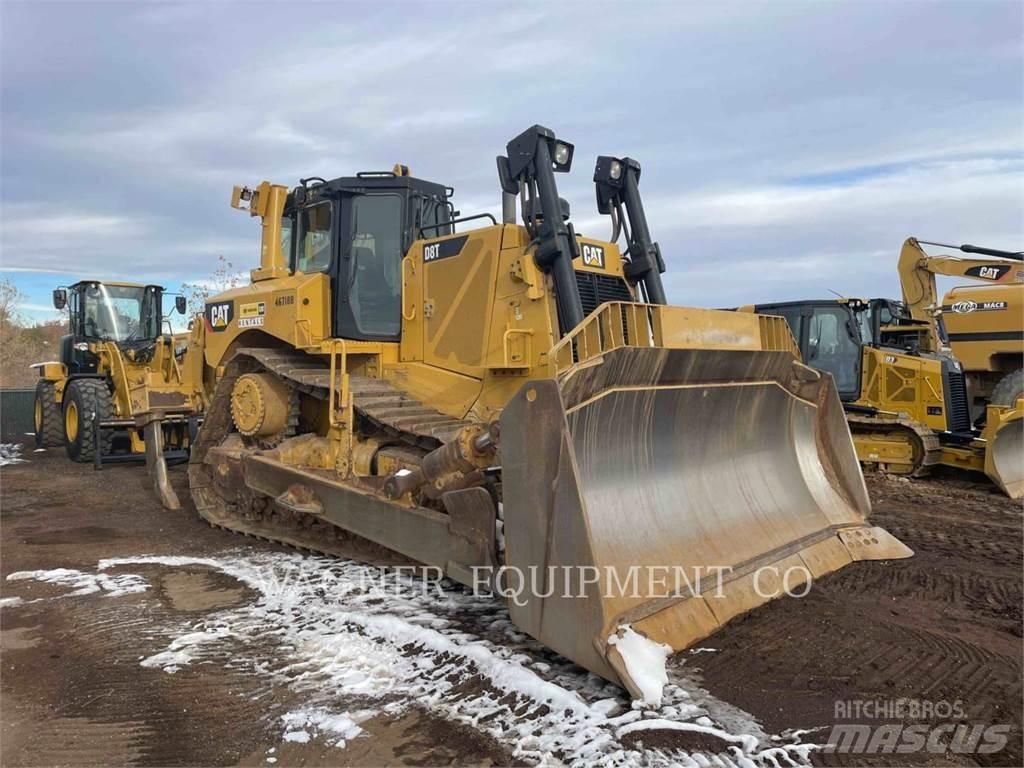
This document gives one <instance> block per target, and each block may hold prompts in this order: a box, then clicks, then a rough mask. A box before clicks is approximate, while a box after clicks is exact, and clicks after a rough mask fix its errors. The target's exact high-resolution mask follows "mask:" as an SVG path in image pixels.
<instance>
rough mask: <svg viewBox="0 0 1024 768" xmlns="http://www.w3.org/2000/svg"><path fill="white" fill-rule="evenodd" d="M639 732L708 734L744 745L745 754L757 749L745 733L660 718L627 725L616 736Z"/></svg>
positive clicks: (755, 743)
mask: <svg viewBox="0 0 1024 768" xmlns="http://www.w3.org/2000/svg"><path fill="white" fill-rule="evenodd" d="M637 731H691V732H694V733H706V734H708V735H709V736H714V737H716V738H719V739H721V740H722V741H729V742H734V743H738V744H742V745H743V751H744V752H753V751H754V750H756V749H757V739H755V738H754V737H753V736H749V735H747V734H745V733H742V734H732V733H728V732H727V731H723V730H720V729H718V728H712V727H710V726H707V725H698V724H697V723H681V722H678V721H676V720H661V719H658V718H651V719H648V720H639V721H637V722H635V723H626V725H624V726H622V727H621V728H619V730H618V731H617V732H616V735H617V736H620V737H621V736H625V735H626V734H627V733H636V732H637Z"/></svg>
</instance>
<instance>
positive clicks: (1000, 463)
mask: <svg viewBox="0 0 1024 768" xmlns="http://www.w3.org/2000/svg"><path fill="white" fill-rule="evenodd" d="M982 437H984V438H985V440H986V450H985V474H986V475H988V476H989V479H990V480H992V482H994V483H995V484H996V485H998V486H999V487H1000V488H1002V489H1003V491H1004V492H1005V493H1006V495H1007V496H1009V497H1010V498H1011V499H1020V498H1024V399H1018V400H1017V402H1016V403H1015V404H1014V405H1012V406H1009V407H1007V406H1003V405H989V406H988V408H986V410H985V430H984V432H983V434H982Z"/></svg>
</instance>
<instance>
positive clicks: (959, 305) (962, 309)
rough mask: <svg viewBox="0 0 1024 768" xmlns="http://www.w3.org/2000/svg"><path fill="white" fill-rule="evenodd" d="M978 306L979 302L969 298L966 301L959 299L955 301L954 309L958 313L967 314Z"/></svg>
mask: <svg viewBox="0 0 1024 768" xmlns="http://www.w3.org/2000/svg"><path fill="white" fill-rule="evenodd" d="M977 308H978V305H977V303H975V302H973V301H971V300H970V299H967V300H966V301H957V302H954V303H953V311H954V312H956V313H957V314H958V315H966V314H967V313H968V312H973V311H974V310H976V309H977Z"/></svg>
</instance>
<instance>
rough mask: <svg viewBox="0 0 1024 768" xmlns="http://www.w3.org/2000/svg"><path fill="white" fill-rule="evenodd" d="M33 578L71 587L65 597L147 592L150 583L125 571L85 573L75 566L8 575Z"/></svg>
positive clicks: (10, 579)
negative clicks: (116, 574) (115, 574)
mask: <svg viewBox="0 0 1024 768" xmlns="http://www.w3.org/2000/svg"><path fill="white" fill-rule="evenodd" d="M26 579H32V580H34V581H42V582H45V583H47V584H59V585H60V586H62V587H71V589H72V590H74V591H72V592H70V593H69V594H67V595H64V597H77V596H80V595H91V594H94V593H96V592H105V593H106V596H107V597H121V596H122V595H129V594H132V593H135V592H145V591H146V590H147V589H149V584H147V583H146V580H145V579H143V578H142V577H141V576H136V575H134V574H131V573H125V574H121V575H118V576H111V575H109V574H106V573H83V572H82V571H76V570H74V569H73V568H54V569H52V570H49V571H16V572H14V573H12V574H10V575H9V576H8V577H7V580H8V581H24V580H26Z"/></svg>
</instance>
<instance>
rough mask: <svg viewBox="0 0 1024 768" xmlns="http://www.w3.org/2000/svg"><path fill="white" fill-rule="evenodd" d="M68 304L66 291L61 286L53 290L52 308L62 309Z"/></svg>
mask: <svg viewBox="0 0 1024 768" xmlns="http://www.w3.org/2000/svg"><path fill="white" fill-rule="evenodd" d="M67 305H68V292H67V291H65V290H64V289H63V288H57V289H55V290H54V292H53V307H54V309H64V307H66V306H67Z"/></svg>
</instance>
